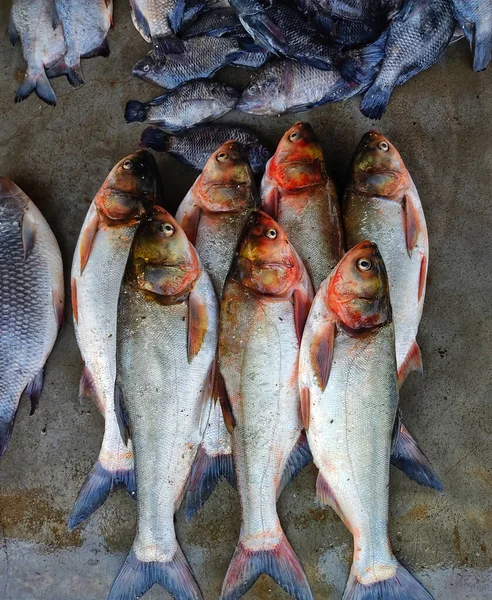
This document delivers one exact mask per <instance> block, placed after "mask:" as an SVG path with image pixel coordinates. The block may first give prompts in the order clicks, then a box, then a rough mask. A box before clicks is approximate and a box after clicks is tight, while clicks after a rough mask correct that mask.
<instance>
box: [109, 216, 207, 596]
mask: <svg viewBox="0 0 492 600" xmlns="http://www.w3.org/2000/svg"><path fill="white" fill-rule="evenodd" d="M196 329H199V330H200V335H199V337H200V340H201V341H200V342H199V343H198V344H197V345H195V342H193V343H192V344H191V346H192V347H194V348H195V351H194V353H193V354H190V330H191V331H193V330H196ZM217 329H218V306H217V299H216V297H215V292H214V289H213V285H212V282H211V281H210V278H209V277H208V275H207V274H206V272H205V271H204V269H203V268H202V266H201V264H200V260H199V258H198V255H197V253H196V251H195V249H194V248H193V246H192V245H191V244H190V242H189V241H188V239H187V238H186V235H185V233H184V232H183V230H182V229H181V227H180V226H179V225H178V223H177V222H176V221H175V220H174V219H173V218H172V217H171V215H169V213H167V212H166V211H164V210H163V209H159V208H156V209H155V210H154V215H153V220H152V221H150V222H149V223H146V224H145V225H144V227H143V229H142V230H141V231H139V233H138V235H137V238H136V241H135V244H134V248H133V251H132V258H131V261H130V263H129V271H128V277H127V279H126V282H125V284H124V285H123V287H122V291H121V297H120V304H119V318H118V335H117V337H118V375H117V384H118V386H119V388H120V389H121V393H122V397H123V402H124V406H125V407H126V411H127V413H128V417H129V422H130V431H131V435H132V440H133V444H134V449H135V468H136V478H137V485H138V496H137V533H136V537H135V540H134V542H133V545H132V550H131V551H130V554H129V556H128V558H127V560H126V561H125V563H124V565H123V567H122V569H121V571H120V573H119V574H118V576H117V578H116V580H115V582H114V584H113V587H112V589H111V592H110V595H109V600H123V599H125V600H128V599H130V598H132V599H136V598H140V597H141V596H142V595H143V594H144V593H145V592H146V591H147V590H148V589H149V588H150V587H152V585H153V584H154V583H157V584H159V585H161V586H163V587H164V588H165V589H166V590H167V591H168V592H169V593H170V594H171V595H172V596H173V597H174V598H175V599H176V600H198V599H201V594H200V591H199V589H198V586H197V584H196V581H195V578H194V576H193V574H192V572H191V569H190V567H189V565H188V563H187V561H186V558H185V557H184V554H183V552H182V550H181V548H180V546H179V543H178V540H177V538H176V532H175V528H174V513H175V511H176V510H177V509H178V508H179V505H180V503H181V499H182V498H183V495H184V492H185V488H186V482H187V479H188V476H189V473H190V470H191V466H192V464H193V460H194V458H195V455H196V452H197V449H198V446H199V444H200V442H201V440H202V438H203V433H204V429H205V425H206V423H207V419H208V415H209V409H210V403H209V401H208V398H209V390H210V384H211V380H212V377H213V375H212V374H213V371H214V369H213V365H214V359H215V351H216V347H217ZM170 365H172V368H170Z"/></svg>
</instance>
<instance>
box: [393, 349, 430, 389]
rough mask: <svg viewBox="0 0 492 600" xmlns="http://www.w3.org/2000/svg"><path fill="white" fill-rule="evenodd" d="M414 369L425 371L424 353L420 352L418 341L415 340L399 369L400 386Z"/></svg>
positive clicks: (420, 371) (419, 371)
mask: <svg viewBox="0 0 492 600" xmlns="http://www.w3.org/2000/svg"><path fill="white" fill-rule="evenodd" d="M412 371H417V372H418V373H420V374H422V373H423V372H424V369H423V366H422V355H421V353H420V348H419V346H418V344H417V342H414V343H413V344H412V347H411V348H410V350H409V351H408V354H407V355H406V356H405V360H404V361H403V364H402V365H401V367H400V368H399V370H398V384H399V385H400V387H401V386H402V385H403V382H404V381H405V379H406V378H407V377H408V376H409V375H410V373H411V372H412Z"/></svg>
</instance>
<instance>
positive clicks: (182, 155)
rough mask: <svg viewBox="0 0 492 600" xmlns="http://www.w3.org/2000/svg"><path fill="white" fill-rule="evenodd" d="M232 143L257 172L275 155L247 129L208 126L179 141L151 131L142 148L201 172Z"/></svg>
mask: <svg viewBox="0 0 492 600" xmlns="http://www.w3.org/2000/svg"><path fill="white" fill-rule="evenodd" d="M231 139H232V140H236V141H237V142H239V143H240V144H241V145H242V147H243V149H244V150H245V152H246V154H247V156H248V160H249V164H250V166H251V168H252V169H253V172H254V173H262V172H263V171H264V170H265V164H266V162H267V160H268V159H269V158H270V156H271V155H272V154H271V152H270V150H268V148H266V147H265V146H264V145H263V143H262V142H261V140H260V139H259V138H258V136H257V135H256V134H255V133H253V132H252V131H251V130H250V129H248V128H247V127H240V126H238V127H236V126H232V125H211V126H207V125H204V126H201V127H197V128H195V129H194V130H193V131H191V132H188V133H185V134H184V135H181V136H179V137H178V136H173V135H168V134H167V133H165V132H164V131H162V130H161V129H158V128H157V127H147V129H145V131H144V132H143V134H142V139H141V141H140V145H141V146H142V147H144V148H151V149H152V150H155V151H156V152H168V153H169V154H171V156H174V158H176V159H177V160H179V161H180V162H182V163H184V164H186V165H190V166H191V167H193V168H195V169H199V170H200V171H201V170H202V169H203V167H204V166H205V163H206V162H207V160H208V158H209V156H210V155H211V154H212V152H214V151H215V150H217V148H218V146H220V145H221V144H224V143H225V142H227V140H231Z"/></svg>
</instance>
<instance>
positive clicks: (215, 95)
mask: <svg viewBox="0 0 492 600" xmlns="http://www.w3.org/2000/svg"><path fill="white" fill-rule="evenodd" d="M238 98H239V92H238V91H237V90H235V89H234V88H232V87H230V86H228V85H226V84H225V83H220V82H218V81H209V80H206V79H205V80H196V81H190V82H188V83H184V84H183V85H181V86H179V87H178V88H176V89H175V90H173V91H171V92H168V93H166V94H163V95H162V96H159V97H157V98H155V99H154V100H152V101H150V102H137V101H136V100H131V101H130V102H128V103H127V105H126V109H125V119H126V122H127V123H132V122H134V121H138V122H140V123H155V124H157V125H159V126H160V127H162V128H163V129H165V130H166V131H168V132H171V133H177V132H184V131H185V130H186V129H189V128H190V127H193V126H195V125H197V124H199V123H206V122H207V121H213V120H215V119H218V118H220V117H222V116H223V115H225V114H226V113H228V112H229V111H231V110H232V109H233V108H234V107H235V105H236V103H237V101H238Z"/></svg>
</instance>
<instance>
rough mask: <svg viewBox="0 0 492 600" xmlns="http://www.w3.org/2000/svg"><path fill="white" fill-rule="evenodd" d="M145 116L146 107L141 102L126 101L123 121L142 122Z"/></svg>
mask: <svg viewBox="0 0 492 600" xmlns="http://www.w3.org/2000/svg"><path fill="white" fill-rule="evenodd" d="M146 117H147V109H146V106H145V104H144V103H143V102H138V101H137V100H130V101H129V102H127V103H126V108H125V121H126V122H127V123H143V122H144V121H145V119H146Z"/></svg>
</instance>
